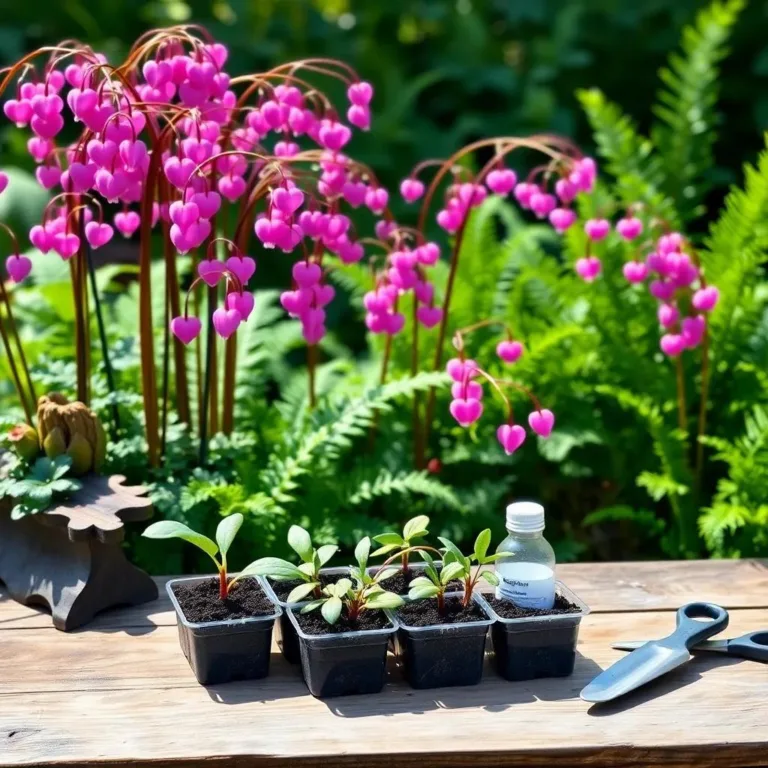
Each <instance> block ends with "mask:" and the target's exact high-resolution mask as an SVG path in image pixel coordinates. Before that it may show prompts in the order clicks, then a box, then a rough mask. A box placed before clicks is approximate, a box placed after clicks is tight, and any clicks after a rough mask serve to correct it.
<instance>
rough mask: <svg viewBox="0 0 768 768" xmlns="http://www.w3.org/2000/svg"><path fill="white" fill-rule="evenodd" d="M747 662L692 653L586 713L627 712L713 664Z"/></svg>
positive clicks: (694, 677)
mask: <svg viewBox="0 0 768 768" xmlns="http://www.w3.org/2000/svg"><path fill="white" fill-rule="evenodd" d="M741 663H744V664H749V663H750V662H748V661H744V660H742V659H736V658H733V657H728V656H721V655H719V654H703V653H702V654H700V655H695V656H694V657H693V658H692V659H691V661H689V662H688V663H687V664H683V665H682V666H681V667H678V668H677V669H675V670H672V671H671V672H668V673H667V674H666V675H664V676H663V677H660V678H659V679H658V680H654V681H652V682H650V683H648V684H647V685H644V686H643V687H642V688H638V689H637V690H636V691H632V692H631V693H628V694H626V695H625V696H622V697H620V698H618V699H615V700H614V701H606V702H605V703H604V704H593V705H592V706H591V707H590V708H589V710H588V711H587V713H588V714H589V715H591V716H592V717H605V716H607V715H615V714H617V713H619V712H627V711H629V710H631V709H634V708H635V707H637V706H639V705H641V704H645V703H647V702H649V701H652V700H653V699H660V698H661V697H662V696H666V695H667V694H669V693H672V692H674V691H677V690H679V689H680V688H685V687H686V686H689V685H692V684H693V683H695V682H697V681H699V680H701V679H702V677H703V676H704V675H706V673H707V671H708V670H710V669H714V668H715V667H724V666H732V665H734V664H741Z"/></svg>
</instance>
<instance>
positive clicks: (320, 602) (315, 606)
mask: <svg viewBox="0 0 768 768" xmlns="http://www.w3.org/2000/svg"><path fill="white" fill-rule="evenodd" d="M326 600H327V598H323V599H322V600H313V601H312V602H311V603H307V604H306V605H305V606H304V607H303V608H302V609H301V612H302V613H309V612H310V611H316V610H317V609H318V608H319V607H320V606H321V605H325V603H326Z"/></svg>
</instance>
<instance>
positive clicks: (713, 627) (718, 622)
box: [672, 603, 728, 650]
mask: <svg viewBox="0 0 768 768" xmlns="http://www.w3.org/2000/svg"><path fill="white" fill-rule="evenodd" d="M696 619H710V621H706V622H702V621H696ZM727 626H728V611H726V610H725V608H721V607H720V606H719V605H715V604H714V603H688V604H687V605H684V606H682V608H679V609H678V611H677V629H676V630H675V632H674V635H672V637H673V638H674V639H675V641H679V642H681V643H684V644H685V647H686V648H688V649H689V650H690V649H691V648H693V646H694V645H696V644H697V643H700V642H701V641H702V640H708V639H709V638H710V637H712V635H716V634H718V632H722V631H723V630H724V629H725V628H726V627H727Z"/></svg>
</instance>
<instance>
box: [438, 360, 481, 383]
mask: <svg viewBox="0 0 768 768" xmlns="http://www.w3.org/2000/svg"><path fill="white" fill-rule="evenodd" d="M477 368H478V365H477V363H476V362H475V361H474V360H460V359H459V358H458V357H454V358H452V359H450V360H449V361H448V362H447V363H446V366H445V370H446V372H447V373H448V375H449V376H450V377H451V378H452V379H453V380H454V381H458V382H461V383H463V382H464V380H465V379H467V378H469V377H470V376H472V375H474V372H475V371H476V370H477Z"/></svg>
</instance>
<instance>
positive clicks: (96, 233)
mask: <svg viewBox="0 0 768 768" xmlns="http://www.w3.org/2000/svg"><path fill="white" fill-rule="evenodd" d="M112 235H114V230H113V229H112V227H110V226H109V224H99V223H98V222H96V221H89V222H88V223H87V224H86V225H85V239H86V240H87V241H88V242H89V243H90V244H91V248H100V247H101V246H102V245H106V244H107V243H108V242H109V241H110V240H111V239H112Z"/></svg>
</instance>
